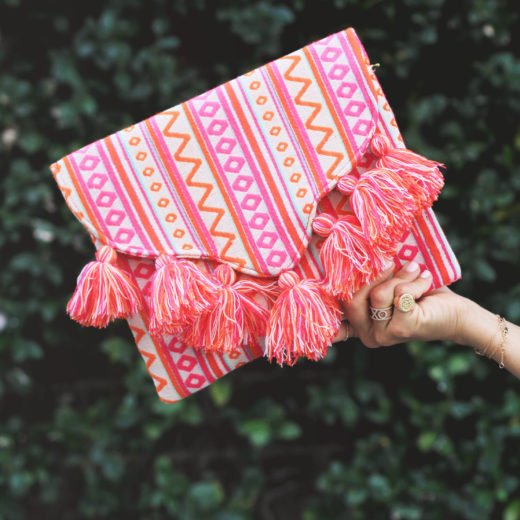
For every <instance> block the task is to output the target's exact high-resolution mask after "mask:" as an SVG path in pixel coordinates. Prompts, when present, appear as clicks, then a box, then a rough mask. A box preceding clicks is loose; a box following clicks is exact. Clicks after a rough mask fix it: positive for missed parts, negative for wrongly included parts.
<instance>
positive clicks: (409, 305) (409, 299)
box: [397, 293, 415, 312]
mask: <svg viewBox="0 0 520 520" xmlns="http://www.w3.org/2000/svg"><path fill="white" fill-rule="evenodd" d="M414 307H415V298H414V297H413V295H412V294H410V293H404V294H401V296H399V303H398V304H397V308H398V309H399V310H400V311H401V312H410V311H411V310H412V309H413V308H414Z"/></svg>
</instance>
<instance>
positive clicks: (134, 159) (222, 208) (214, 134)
mask: <svg viewBox="0 0 520 520" xmlns="http://www.w3.org/2000/svg"><path fill="white" fill-rule="evenodd" d="M371 73H372V71H371V70H370V65H369V61H368V58H367V56H366V53H365V50H364V48H363V46H362V45H361V43H360V41H359V39H358V37H357V35H356V33H355V31H354V30H353V29H351V28H349V29H346V30H342V31H339V32H337V33H335V34H332V35H330V36H327V37H326V38H323V39H321V40H318V41H316V42H313V43H311V44H309V45H307V46H305V47H303V48H301V49H299V50H297V51H294V52H292V53H289V54H287V55H285V56H283V57H280V58H278V59H276V60H274V61H272V62H270V63H267V64H265V65H263V66H261V67H258V68H256V69H254V70H252V71H250V72H247V73H245V74H243V75H241V76H239V77H237V78H235V79H232V80H231V81H228V82H226V83H224V84H222V85H219V86H217V87H215V88H213V89H211V90H208V91H206V92H204V93H202V94H200V95H198V96H195V97H193V98H191V99H189V100H187V101H185V102H183V103H180V104H178V105H175V106H173V107H172V108H169V109H166V110H164V111H161V112H159V113H157V114H155V115H152V116H151V117H148V118H147V119H145V120H143V121H140V122H138V123H136V124H133V125H131V126H129V127H127V128H123V129H121V130H119V131H117V132H115V133H113V134H111V135H108V136H106V137H104V138H102V139H99V140H97V141H95V142H92V143H90V144H88V145H86V146H84V147H82V148H81V149H79V150H76V151H73V152H72V153H70V154H68V155H66V156H65V157H63V158H61V159H60V160H58V161H57V162H55V163H54V164H52V165H51V169H52V171H53V174H54V176H55V178H56V181H57V183H58V185H59V186H60V188H61V190H62V193H63V195H64V197H65V199H66V201H67V204H68V206H69V207H70V209H71V211H72V212H73V213H74V214H75V215H76V217H77V218H78V219H79V220H80V221H81V222H82V224H83V225H84V226H85V228H86V229H87V230H88V231H89V232H90V233H91V234H92V236H93V237H95V238H96V239H98V240H99V241H100V242H101V243H103V244H105V245H109V246H111V247H112V248H114V249H115V250H117V251H119V252H122V253H126V254H129V255H134V256H138V257H147V258H156V257H158V256H160V255H163V254H164V255H174V256H176V257H179V258H183V257H184V258H190V259H206V260H214V261H217V262H220V263H227V264H229V265H230V266H231V267H232V268H234V269H235V270H237V271H241V272H243V273H246V274H249V275H252V276H256V277H271V276H278V275H279V274H280V273H281V272H282V271H285V270H287V269H290V268H292V267H294V266H295V265H296V264H297V263H298V262H299V261H300V259H301V257H302V255H303V253H304V252H305V250H306V248H307V247H308V244H309V241H310V238H311V235H312V221H313V219H314V217H315V216H316V209H317V205H318V203H319V201H320V200H321V199H322V198H323V197H324V196H325V195H327V194H328V193H329V192H330V191H331V190H332V189H334V187H335V185H336V183H337V181H338V179H339V178H340V177H341V176H345V175H346V174H348V173H349V172H350V171H352V170H353V168H354V167H355V166H356V164H357V163H358V161H359V159H360V158H361V157H362V156H363V154H364V153H365V151H366V150H367V147H368V145H369V143H370V140H371V138H372V136H373V134H374V132H375V127H376V119H377V93H376V91H375V90H374V86H373V83H372V82H371V81H370V74H371Z"/></svg>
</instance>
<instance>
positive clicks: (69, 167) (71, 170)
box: [58, 157, 108, 244]
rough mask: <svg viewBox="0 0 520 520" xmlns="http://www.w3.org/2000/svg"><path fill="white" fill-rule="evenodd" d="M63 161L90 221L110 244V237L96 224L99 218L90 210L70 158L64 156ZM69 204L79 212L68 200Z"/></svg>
mask: <svg viewBox="0 0 520 520" xmlns="http://www.w3.org/2000/svg"><path fill="white" fill-rule="evenodd" d="M63 162H64V163H65V167H66V168H67V171H68V173H69V177H70V180H71V181H72V184H74V188H75V190H76V193H77V195H78V197H79V198H80V200H81V203H82V204H83V207H84V208H85V211H86V212H87V215H88V218H89V220H90V222H91V223H92V225H93V226H94V227H95V228H96V230H97V232H98V234H99V238H100V239H101V240H102V241H103V242H104V243H105V244H108V239H107V237H106V235H105V234H104V233H103V232H102V231H101V230H100V229H99V227H98V225H96V224H99V223H98V220H97V219H96V217H95V215H94V213H92V211H91V210H90V204H89V203H88V201H87V200H86V199H85V197H84V196H83V189H82V188H81V186H80V185H79V184H78V182H77V181H76V180H75V175H76V173H75V171H74V168H73V167H72V164H71V163H70V160H69V159H68V157H64V158H63ZM58 186H59V183H58ZM67 204H68V205H69V207H70V209H71V210H72V212H73V213H74V214H77V213H78V211H77V210H76V209H75V208H73V207H72V206H71V205H70V203H69V202H68V201H67ZM80 220H81V219H80Z"/></svg>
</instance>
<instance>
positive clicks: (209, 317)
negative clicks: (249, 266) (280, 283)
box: [182, 264, 276, 353]
mask: <svg viewBox="0 0 520 520" xmlns="http://www.w3.org/2000/svg"><path fill="white" fill-rule="evenodd" d="M214 275H215V277H216V280H217V284H218V288H217V293H216V296H215V303H214V304H213V305H211V306H210V307H208V308H206V309H204V310H203V312H202V313H201V314H199V315H197V316H196V317H195V319H194V320H193V322H192V323H191V324H190V326H189V327H187V328H186V329H185V330H184V331H183V333H182V336H183V340H184V341H185V342H186V343H187V344H188V345H190V346H192V347H193V348H201V349H204V350H206V351H208V352H220V353H230V352H234V351H237V350H238V349H240V347H241V345H243V344H248V343H249V342H251V341H256V340H257V339H258V338H259V337H261V336H264V335H265V328H266V324H267V319H268V317H269V310H268V309H266V308H264V307H262V306H261V305H259V304H258V303H257V302H256V301H255V300H254V299H253V296H254V293H256V292H257V291H261V292H262V294H264V293H265V294H267V295H271V296H270V297H272V295H273V294H274V292H275V291H276V283H275V282H270V283H261V282H256V281H253V280H245V279H244V280H238V281H237V275H236V273H235V271H234V270H233V269H232V267H231V266H229V265H228V264H220V265H218V266H217V267H216V269H215V272H214Z"/></svg>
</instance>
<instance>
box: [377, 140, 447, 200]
mask: <svg viewBox="0 0 520 520" xmlns="http://www.w3.org/2000/svg"><path fill="white" fill-rule="evenodd" d="M370 146H371V149H372V153H373V154H374V155H375V156H376V157H377V158H378V159H377V161H376V167H377V168H382V169H385V170H393V171H395V172H399V173H400V174H401V175H403V176H405V177H406V178H407V179H408V180H409V181H410V187H409V191H410V193H411V194H412V196H413V198H414V199H415V201H416V205H417V207H418V209H419V210H422V209H425V208H428V207H430V206H431V205H432V204H433V202H435V201H436V200H437V198H438V197H439V194H440V192H441V190H442V188H443V186H444V177H443V175H442V173H441V171H440V170H439V167H442V168H444V167H445V166H444V164H442V163H440V162H437V161H432V160H430V159H426V158H425V157H423V156H422V155H419V154H417V153H415V152H412V151H411V150H408V149H406V148H394V147H392V144H391V142H390V140H389V139H388V138H387V137H385V136H383V135H380V134H376V135H375V136H374V137H373V138H372V140H371V143H370Z"/></svg>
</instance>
